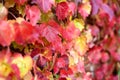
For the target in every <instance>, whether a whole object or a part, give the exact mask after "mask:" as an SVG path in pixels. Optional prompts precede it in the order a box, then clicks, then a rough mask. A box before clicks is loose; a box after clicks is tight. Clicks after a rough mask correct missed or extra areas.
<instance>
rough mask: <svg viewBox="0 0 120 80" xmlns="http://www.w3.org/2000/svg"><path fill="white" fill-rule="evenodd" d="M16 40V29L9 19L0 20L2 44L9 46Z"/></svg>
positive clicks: (0, 40) (0, 39)
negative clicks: (9, 22)
mask: <svg viewBox="0 0 120 80" xmlns="http://www.w3.org/2000/svg"><path fill="white" fill-rule="evenodd" d="M13 40H14V30H13V28H12V27H11V26H10V25H9V24H8V22H7V21H2V20H0V44H1V45H2V46H9V45H10V43H11V42H12V41H13Z"/></svg>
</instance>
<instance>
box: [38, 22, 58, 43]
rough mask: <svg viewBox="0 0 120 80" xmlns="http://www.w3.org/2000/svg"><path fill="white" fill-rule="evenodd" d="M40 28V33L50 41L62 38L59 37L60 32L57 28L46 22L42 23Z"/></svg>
mask: <svg viewBox="0 0 120 80" xmlns="http://www.w3.org/2000/svg"><path fill="white" fill-rule="evenodd" d="M40 30H41V31H40V34H41V35H42V36H43V37H45V38H46V39H47V40H48V41H49V42H54V41H57V40H58V41H59V39H60V38H59V37H58V34H59V32H58V31H57V30H56V29H55V28H53V27H51V26H49V25H46V24H41V25H40Z"/></svg>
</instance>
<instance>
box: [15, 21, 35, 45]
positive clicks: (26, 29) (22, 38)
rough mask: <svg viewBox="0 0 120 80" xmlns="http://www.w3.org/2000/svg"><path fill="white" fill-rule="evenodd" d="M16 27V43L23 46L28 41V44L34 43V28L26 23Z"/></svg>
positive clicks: (16, 24) (23, 22)
mask: <svg viewBox="0 0 120 80" xmlns="http://www.w3.org/2000/svg"><path fill="white" fill-rule="evenodd" d="M14 27H15V35H16V37H15V41H16V42H18V43H20V44H23V43H25V42H26V41H28V42H30V41H34V37H35V35H34V34H33V32H34V27H33V26H32V25H31V24H30V23H28V22H26V21H22V22H21V23H20V24H18V23H15V24H14Z"/></svg>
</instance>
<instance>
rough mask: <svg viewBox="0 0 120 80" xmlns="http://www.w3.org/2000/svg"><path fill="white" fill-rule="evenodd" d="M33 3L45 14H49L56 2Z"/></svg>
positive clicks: (39, 0) (33, 1)
mask: <svg viewBox="0 0 120 80" xmlns="http://www.w3.org/2000/svg"><path fill="white" fill-rule="evenodd" d="M32 3H36V4H37V5H38V6H39V7H40V9H41V10H42V11H43V12H44V13H47V12H48V11H50V10H51V7H52V4H54V0H32Z"/></svg>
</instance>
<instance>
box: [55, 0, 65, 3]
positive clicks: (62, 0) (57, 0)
mask: <svg viewBox="0 0 120 80" xmlns="http://www.w3.org/2000/svg"><path fill="white" fill-rule="evenodd" d="M65 1H66V0H55V2H56V3H60V2H65Z"/></svg>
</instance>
